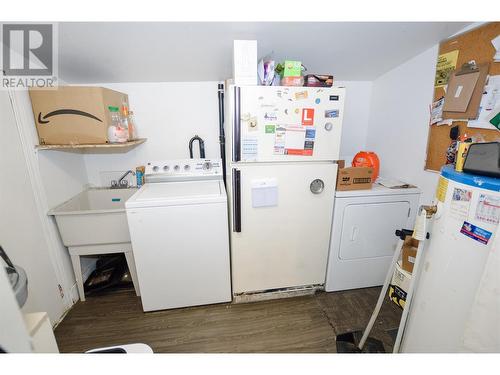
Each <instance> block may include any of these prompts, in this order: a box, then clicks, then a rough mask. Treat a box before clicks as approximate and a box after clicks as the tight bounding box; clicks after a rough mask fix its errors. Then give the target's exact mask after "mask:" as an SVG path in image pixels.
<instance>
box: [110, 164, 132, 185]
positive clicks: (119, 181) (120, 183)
mask: <svg viewBox="0 0 500 375" xmlns="http://www.w3.org/2000/svg"><path fill="white" fill-rule="evenodd" d="M129 174H132V176H135V172H134V171H133V170H130V169H129V170H128V171H127V172H125V173H124V174H123V175H122V176H121V177H120V178H119V179H118V181H116V180H113V181H111V188H112V189H126V188H128V181H127V180H125V177H127V176H128V175H129Z"/></svg>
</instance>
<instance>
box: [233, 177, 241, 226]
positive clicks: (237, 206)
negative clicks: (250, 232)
mask: <svg viewBox="0 0 500 375" xmlns="http://www.w3.org/2000/svg"><path fill="white" fill-rule="evenodd" d="M233 232H237V233H240V232H241V172H240V171H239V170H238V169H236V168H233Z"/></svg>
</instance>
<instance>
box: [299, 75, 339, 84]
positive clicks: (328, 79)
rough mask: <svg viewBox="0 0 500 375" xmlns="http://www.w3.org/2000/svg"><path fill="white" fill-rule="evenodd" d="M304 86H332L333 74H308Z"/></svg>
mask: <svg viewBox="0 0 500 375" xmlns="http://www.w3.org/2000/svg"><path fill="white" fill-rule="evenodd" d="M304 86H309V87H332V86H333V76H332V75H330V74H307V75H306V76H305V77H304Z"/></svg>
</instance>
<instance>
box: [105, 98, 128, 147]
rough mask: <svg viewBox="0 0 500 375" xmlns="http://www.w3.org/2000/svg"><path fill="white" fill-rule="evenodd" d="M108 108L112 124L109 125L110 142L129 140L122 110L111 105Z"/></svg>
mask: <svg viewBox="0 0 500 375" xmlns="http://www.w3.org/2000/svg"><path fill="white" fill-rule="evenodd" d="M108 110H109V112H110V115H111V124H110V125H109V127H108V142H109V143H125V142H127V140H128V131H127V132H126V131H125V129H124V128H123V127H122V121H121V118H120V112H119V108H118V107H113V106H109V107H108Z"/></svg>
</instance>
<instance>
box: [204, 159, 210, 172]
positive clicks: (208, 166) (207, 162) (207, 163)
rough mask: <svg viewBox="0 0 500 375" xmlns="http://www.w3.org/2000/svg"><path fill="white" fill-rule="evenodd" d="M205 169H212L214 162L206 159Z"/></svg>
mask: <svg viewBox="0 0 500 375" xmlns="http://www.w3.org/2000/svg"><path fill="white" fill-rule="evenodd" d="M203 169H204V170H206V171H209V170H210V169H212V163H210V162H209V161H206V162H205V163H203Z"/></svg>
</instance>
